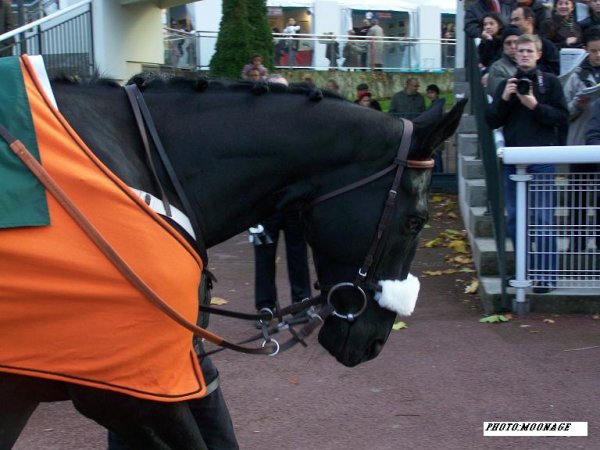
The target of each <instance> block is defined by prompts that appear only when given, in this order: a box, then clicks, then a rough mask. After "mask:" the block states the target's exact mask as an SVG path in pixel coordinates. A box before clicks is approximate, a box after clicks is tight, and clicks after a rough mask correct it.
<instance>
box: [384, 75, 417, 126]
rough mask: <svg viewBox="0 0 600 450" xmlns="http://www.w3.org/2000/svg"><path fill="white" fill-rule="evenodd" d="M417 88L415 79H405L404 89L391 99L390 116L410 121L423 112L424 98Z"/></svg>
mask: <svg viewBox="0 0 600 450" xmlns="http://www.w3.org/2000/svg"><path fill="white" fill-rule="evenodd" d="M419 86H420V84H419V80H418V79H417V78H415V77H409V78H407V79H406V84H405V86H404V89H403V90H402V91H400V92H397V93H396V94H394V96H393V97H392V101H391V103H390V111H389V112H390V114H392V115H394V116H398V117H402V118H404V119H409V120H412V119H414V118H415V117H417V116H418V115H419V114H421V113H422V112H423V111H425V97H423V95H421V94H420V93H419V92H418V91H419Z"/></svg>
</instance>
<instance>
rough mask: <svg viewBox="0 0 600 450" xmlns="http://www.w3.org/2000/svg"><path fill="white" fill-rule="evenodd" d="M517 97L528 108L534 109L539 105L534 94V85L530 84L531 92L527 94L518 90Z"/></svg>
mask: <svg viewBox="0 0 600 450" xmlns="http://www.w3.org/2000/svg"><path fill="white" fill-rule="evenodd" d="M517 98H518V99H519V101H520V102H521V103H522V104H523V106H525V107H526V108H529V109H531V110H532V111H533V110H534V109H535V107H536V106H537V105H538V101H537V98H535V96H534V95H533V85H531V86H529V92H528V93H527V94H526V95H523V94H519V93H518V92H517Z"/></svg>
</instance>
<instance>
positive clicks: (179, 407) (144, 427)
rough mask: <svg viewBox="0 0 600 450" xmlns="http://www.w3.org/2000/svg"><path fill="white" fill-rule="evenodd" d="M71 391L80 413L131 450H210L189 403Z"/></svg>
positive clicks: (76, 388)
mask: <svg viewBox="0 0 600 450" xmlns="http://www.w3.org/2000/svg"><path fill="white" fill-rule="evenodd" d="M69 391H70V393H71V399H72V400H73V405H74V406H75V408H77V410H78V411H79V412H80V413H81V414H83V415H84V416H86V417H89V418H90V419H92V420H95V421H96V422H98V423H99V424H100V425H102V426H103V427H106V428H108V429H109V430H111V431H113V432H115V433H116V434H117V435H118V436H119V438H120V439H121V440H122V441H123V443H124V444H125V445H126V446H127V448H129V449H131V450H134V449H140V450H141V449H143V450H153V449H156V450H166V449H181V450H207V447H206V444H205V443H204V440H203V439H202V436H201V434H200V430H199V429H198V426H197V425H196V422H195V420H194V417H193V415H192V413H191V411H190V408H189V406H188V404H187V403H186V402H177V403H162V402H155V401H150V400H142V399H139V398H135V397H131V396H129V395H124V394H119V393H116V392H111V391H104V390H100V389H92V388H87V387H84V386H75V385H73V386H72V387H71V388H70V390H69Z"/></svg>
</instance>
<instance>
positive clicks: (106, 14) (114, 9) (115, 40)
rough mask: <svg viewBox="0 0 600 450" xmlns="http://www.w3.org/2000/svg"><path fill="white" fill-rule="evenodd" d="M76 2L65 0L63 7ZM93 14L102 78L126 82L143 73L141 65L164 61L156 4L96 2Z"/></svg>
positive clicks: (97, 60)
mask: <svg viewBox="0 0 600 450" xmlns="http://www.w3.org/2000/svg"><path fill="white" fill-rule="evenodd" d="M75 3H78V0H63V1H62V2H61V7H65V6H70V5H73V4H75ZM92 15H93V20H94V53H95V58H96V63H97V66H98V70H99V71H100V74H101V75H102V76H106V77H109V78H113V79H115V80H117V81H119V82H123V81H127V80H128V79H129V78H130V77H131V76H132V75H133V74H135V73H138V72H139V71H140V70H141V63H155V64H162V63H163V62H164V44H163V34H162V11H161V9H160V8H158V7H157V6H156V4H155V2H154V1H143V2H135V3H129V4H121V2H119V1H116V0H110V1H106V0H95V1H94V2H93V3H92Z"/></svg>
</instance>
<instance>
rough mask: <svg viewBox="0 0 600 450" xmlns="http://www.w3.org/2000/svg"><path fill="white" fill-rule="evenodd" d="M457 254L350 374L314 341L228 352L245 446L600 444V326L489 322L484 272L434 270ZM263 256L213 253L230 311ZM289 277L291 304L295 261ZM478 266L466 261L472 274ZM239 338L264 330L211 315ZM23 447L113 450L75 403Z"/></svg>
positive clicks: (451, 224) (56, 408)
mask: <svg viewBox="0 0 600 450" xmlns="http://www.w3.org/2000/svg"><path fill="white" fill-rule="evenodd" d="M432 216H433V219H432V221H431V222H430V223H431V225H432V227H431V228H428V229H427V230H425V232H424V240H423V241H424V242H426V241H429V240H431V239H434V238H436V237H438V236H439V235H440V233H441V232H442V231H444V230H446V229H455V230H460V229H461V227H462V225H461V222H460V220H459V219H457V218H456V217H455V216H456V208H455V207H448V205H447V201H446V200H443V201H442V202H436V203H434V205H433V206H432ZM446 256H452V257H454V256H457V254H456V253H454V252H453V251H452V250H451V249H449V248H447V247H433V248H421V249H420V250H419V253H418V256H417V259H416V261H415V263H414V265H413V273H414V274H416V275H420V276H421V294H420V299H419V302H418V303H417V308H416V311H415V313H414V315H413V316H412V317H410V318H408V319H405V320H404V321H405V322H406V324H407V325H408V328H406V329H403V330H398V331H392V335H391V337H390V339H389V341H388V343H387V344H386V347H385V348H384V350H383V352H382V353H381V355H380V356H379V357H378V358H377V359H375V360H374V361H372V362H369V363H367V364H364V365H362V366H359V367H356V368H353V369H349V368H345V367H343V366H341V365H339V364H338V363H337V362H336V361H335V360H334V359H333V358H332V357H330V356H329V355H328V354H327V353H326V351H325V350H324V349H323V348H321V347H320V346H319V345H318V343H317V342H316V338H314V339H310V344H309V347H308V348H307V349H304V348H301V347H299V346H298V347H297V348H295V349H293V350H291V351H289V352H288V353H285V354H282V355H280V356H278V357H275V358H268V357H256V356H247V355H239V354H235V353H232V352H229V351H228V352H223V353H220V354H219V355H217V356H216V357H215V362H216V364H217V365H218V367H219V368H220V370H221V375H222V385H223V389H224V392H225V395H226V396H227V399H228V403H229V405H230V408H231V413H232V416H233V419H234V423H235V426H236V430H237V435H238V440H239V442H240V445H241V448H242V449H245V450H280V449H290V450H338V449H344V450H366V449H372V450H392V449H393V450H397V449H426V450H429V449H444V450H453V449H457V450H458V449H461V450H462V449H507V450H508V449H511V450H512V449H514V448H527V449H540V450H542V449H543V450H546V449H561V450H562V449H590V450H592V449H594V450H596V449H598V448H600V408H599V405H600V320H598V318H597V317H594V316H590V315H587V316H563V315H561V316H552V315H547V316H542V315H529V316H524V317H516V318H513V320H511V321H509V322H507V323H501V324H483V323H479V319H480V318H481V317H482V315H481V314H482V313H481V309H480V307H479V305H478V301H477V298H476V297H475V296H473V295H471V294H465V293H464V290H465V286H467V285H468V284H469V282H470V280H471V277H472V274H469V273H457V274H447V275H441V276H431V275H430V276H427V277H424V276H423V272H424V271H432V272H434V273H435V272H436V271H439V270H446V269H449V268H451V267H452V266H451V264H450V263H449V262H448V261H447V260H446ZM252 264H253V257H252V248H251V247H250V245H249V244H248V242H247V240H246V237H245V236H243V235H240V236H238V237H236V238H234V239H231V240H230V241H228V242H226V243H224V244H222V245H220V246H218V247H216V248H214V249H212V251H211V268H212V269H214V271H215V273H216V274H217V277H218V278H219V283H218V284H217V287H216V289H215V292H214V295H215V296H218V297H221V298H224V299H226V300H228V302H229V303H228V304H227V305H226V307H228V308H229V307H230V308H235V309H243V310H247V311H251V310H252V309H253V308H252V304H253V301H252V292H253V283H252V279H253V278H252V277H253V272H252V270H253V266H252ZM280 265H281V270H279V277H278V283H279V287H280V292H281V294H282V300H283V302H284V303H286V302H288V301H289V294H288V292H287V291H288V288H287V283H286V279H285V270H284V258H283V254H282V258H281V261H280ZM461 267H464V266H461ZM211 320H212V323H211V329H212V331H214V332H216V333H221V334H222V335H224V336H226V337H228V338H230V339H234V340H235V339H241V338H243V337H245V336H247V335H248V334H249V333H253V332H254V331H255V330H254V329H253V327H252V325H250V324H247V323H244V322H237V321H232V320H231V319H222V318H213V319H211ZM496 420H497V421H514V420H522V421H587V422H588V424H589V437H587V438H583V437H571V438H566V437H554V438H550V437H536V438H527V437H519V438H516V437H513V438H510V437H483V435H482V424H483V421H496ZM15 448H16V449H19V450H23V449H26V450H33V449H61V450H71V449H72V450H75V449H77V450H83V449H90V450H92V449H102V448H104V432H103V430H101V429H100V428H99V427H98V426H96V425H95V424H94V423H92V422H90V421H88V420H86V419H83V418H81V417H79V416H77V415H76V414H75V413H74V412H73V410H72V408H71V407H70V405H68V404H66V403H60V404H54V405H44V406H43V407H41V408H39V409H38V411H36V413H35V415H34V417H33V418H32V419H31V421H30V423H29V424H28V427H27V429H26V431H25V433H24V434H23V435H22V436H21V438H20V440H19V442H18V444H17V445H16V447H15Z"/></svg>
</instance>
